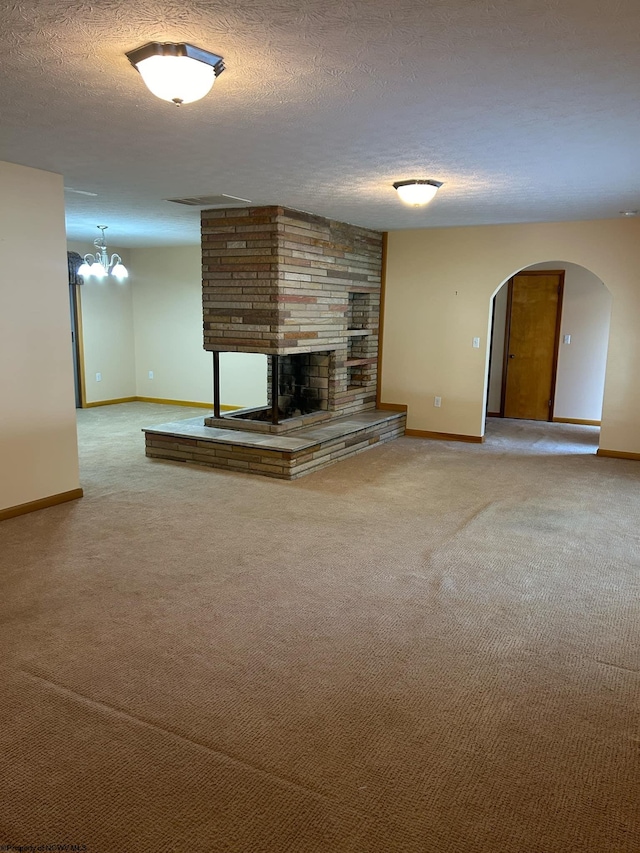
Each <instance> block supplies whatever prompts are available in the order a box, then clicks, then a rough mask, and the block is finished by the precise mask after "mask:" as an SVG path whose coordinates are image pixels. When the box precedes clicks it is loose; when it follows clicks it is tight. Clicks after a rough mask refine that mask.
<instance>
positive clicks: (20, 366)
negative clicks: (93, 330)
mask: <svg viewBox="0 0 640 853" xmlns="http://www.w3.org/2000/svg"><path fill="white" fill-rule="evenodd" d="M64 228H65V223H64V195H63V186H62V177H61V176H60V175H54V174H52V173H50V172H42V171H40V170H37V169H28V168H25V167H24V166H16V165H13V164H11V163H0V271H1V277H0V510H2V509H8V508H9V507H15V506H18V505H20V504H24V503H29V502H31V501H36V500H40V499H42V498H47V497H51V496H52V495H59V494H62V493H63V492H69V491H71V490H73V489H77V488H78V487H79V481H78V452H77V441H76V421H75V404H74V390H73V370H72V353H71V324H70V319H69V286H68V277H67V256H66V241H65V231H64ZM34 241H35V242H34Z"/></svg>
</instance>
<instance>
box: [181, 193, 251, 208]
mask: <svg viewBox="0 0 640 853" xmlns="http://www.w3.org/2000/svg"><path fill="white" fill-rule="evenodd" d="M165 201H172V202H174V203H175V204H187V205H189V207H244V206H245V205H246V204H251V201H250V200H249V199H248V198H238V196H236V195H225V193H221V194H220V195H194V196H188V197H185V198H166V199H165Z"/></svg>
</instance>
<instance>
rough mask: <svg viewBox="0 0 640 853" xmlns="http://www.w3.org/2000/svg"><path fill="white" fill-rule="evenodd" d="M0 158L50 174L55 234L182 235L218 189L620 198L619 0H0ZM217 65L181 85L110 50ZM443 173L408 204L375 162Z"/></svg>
mask: <svg viewBox="0 0 640 853" xmlns="http://www.w3.org/2000/svg"><path fill="white" fill-rule="evenodd" d="M0 10H1V18H0V20H1V21H2V27H1V29H0V64H1V69H2V81H1V85H0V159H2V160H8V161H10V162H14V163H21V164H24V165H28V166H34V167H37V168H41V169H47V170H50V171H54V172H60V173H62V174H63V175H64V182H65V185H66V186H67V187H70V188H72V189H75V190H82V191H85V192H91V193H97V195H96V196H89V195H80V194H77V193H74V192H71V191H68V192H67V193H66V201H67V225H68V233H69V237H70V238H71V239H75V240H90V241H92V240H93V237H94V235H95V234H96V233H97V232H96V230H95V226H96V225H97V224H106V225H109V232H108V233H109V237H110V242H112V243H113V244H117V245H122V246H136V245H153V244H168V243H188V242H197V241H198V239H199V232H198V228H199V213H198V210H197V209H193V208H188V207H183V206H182V205H176V204H171V203H169V202H166V201H164V199H166V198H174V197H182V196H195V195H205V194H206V195H210V194H220V193H228V194H230V195H234V196H240V197H242V198H248V199H251V200H252V201H253V202H254V203H256V204H270V203H278V204H284V205H287V206H289V207H294V208H298V209H301V210H307V211H311V212H313V213H318V214H321V215H324V216H329V217H332V218H336V219H340V220H343V221H346V222H352V223H355V224H358V225H363V226H369V227H372V228H377V229H382V230H387V229H397V228H415V227H432V226H448V225H462V224H490V223H500V222H530V221H550V220H563V219H564V220H569V219H592V218H609V217H615V216H618V215H619V211H621V210H624V209H635V208H640V145H639V144H638V140H639V138H640V109H639V107H640V50H638V47H639V45H638V33H639V32H640V2H638V0H610V2H608V3H607V4H603V3H602V0H440V1H439V0H436V2H424V0H233V2H230V0H180V2H177V1H176V2H174V1H173V0H164V2H163V0H159V2H151V0H132V2H127V3H122V2H120V0H93V2H80V0H25V2H19V0H8V1H7V0H0ZM147 41H189V42H191V43H193V44H196V45H197V46H199V47H203V48H205V49H207V50H210V51H214V52H216V53H219V54H221V55H222V56H223V57H224V61H225V65H226V68H227V70H226V71H225V72H224V74H222V76H221V77H219V78H218V80H217V81H216V84H215V86H214V88H213V91H212V92H211V93H210V94H209V95H208V96H207V97H206V98H205V99H204V100H202V101H199V102H198V103H195V104H190V105H186V106H183V107H174V106H173V105H171V104H168V103H165V102H163V101H160V100H158V99H157V98H155V97H154V96H153V95H151V94H150V93H149V92H148V91H147V89H146V88H145V87H144V85H143V83H142V80H141V78H140V77H139V75H138V74H137V73H136V72H135V70H134V69H133V68H132V67H131V66H130V64H129V62H128V60H127V59H126V57H125V52H126V51H128V50H131V49H132V48H135V47H138V46H140V45H141V44H143V43H145V42H147ZM410 177H424V178H435V179H437V180H440V181H443V182H444V186H443V187H442V189H441V190H440V192H439V193H438V195H437V197H436V199H435V200H434V201H433V202H432V203H431V205H429V206H428V207H426V208H421V209H418V208H408V207H405V206H404V205H403V204H402V203H401V202H400V201H399V199H398V198H397V196H396V193H395V191H394V190H393V189H392V187H391V184H392V183H393V181H395V180H401V179H404V178H410Z"/></svg>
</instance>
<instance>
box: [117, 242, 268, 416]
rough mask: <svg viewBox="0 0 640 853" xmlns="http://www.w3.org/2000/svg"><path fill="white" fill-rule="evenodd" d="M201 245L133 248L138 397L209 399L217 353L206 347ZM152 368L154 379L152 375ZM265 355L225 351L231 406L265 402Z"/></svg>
mask: <svg viewBox="0 0 640 853" xmlns="http://www.w3.org/2000/svg"><path fill="white" fill-rule="evenodd" d="M201 264H202V260H201V249H200V246H199V245H197V246H178V247H170V248H154V249H132V250H131V276H132V281H133V316H134V327H135V363H136V388H137V392H136V393H137V395H138V396H140V397H157V398H162V399H167V400H188V401H193V402H201V403H211V402H212V400H213V356H212V354H211V353H208V352H205V351H204V350H203V348H202V276H201ZM149 371H152V372H153V379H149ZM266 376H267V374H266V359H265V357H264V356H260V355H254V354H244V353H222V354H221V356H220V397H221V401H222V403H223V405H227V406H258V405H263V404H266V399H267V396H266V395H267V378H266Z"/></svg>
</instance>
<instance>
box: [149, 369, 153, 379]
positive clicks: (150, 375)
mask: <svg viewBox="0 0 640 853" xmlns="http://www.w3.org/2000/svg"><path fill="white" fill-rule="evenodd" d="M149 379H153V370H150V371H149Z"/></svg>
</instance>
